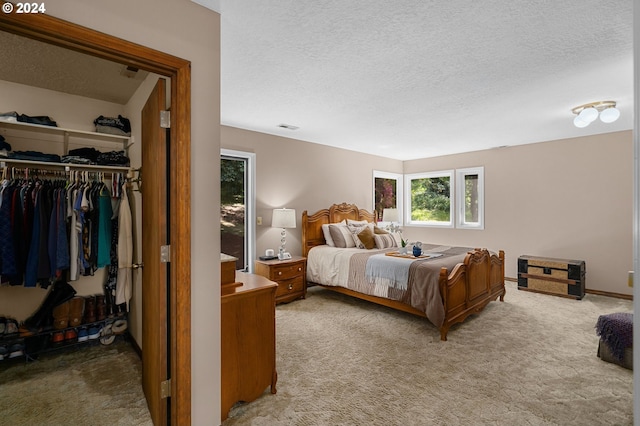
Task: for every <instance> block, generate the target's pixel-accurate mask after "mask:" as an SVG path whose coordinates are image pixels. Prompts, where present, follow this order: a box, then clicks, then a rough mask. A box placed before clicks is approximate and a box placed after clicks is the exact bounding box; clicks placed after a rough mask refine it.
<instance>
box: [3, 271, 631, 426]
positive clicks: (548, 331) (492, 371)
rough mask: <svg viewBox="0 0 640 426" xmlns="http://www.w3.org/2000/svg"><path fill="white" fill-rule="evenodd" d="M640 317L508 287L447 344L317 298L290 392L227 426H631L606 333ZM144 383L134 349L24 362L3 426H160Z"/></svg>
mask: <svg viewBox="0 0 640 426" xmlns="http://www.w3.org/2000/svg"><path fill="white" fill-rule="evenodd" d="M632 310H633V303H632V302H631V301H627V300H621V299H615V298H610V297H603V296H597V295H591V294H588V295H586V296H585V298H584V299H583V300H581V301H577V300H572V299H565V298H561V297H554V296H548V295H541V294H536V293H529V292H523V291H518V290H517V288H516V285H515V283H511V282H508V283H507V294H506V297H505V302H504V303H500V302H492V303H490V304H489V305H488V306H487V307H486V308H485V310H484V311H483V312H482V313H481V314H480V315H474V316H472V317H470V318H469V319H468V320H467V321H466V322H465V323H463V324H460V325H456V326H453V327H452V329H451V330H450V332H449V335H448V339H449V340H448V341H447V342H441V341H440V340H439V339H440V333H439V331H438V330H437V329H436V327H434V326H433V325H431V324H430V323H429V322H428V321H427V320H426V319H423V318H418V317H415V316H412V315H409V314H405V313H402V312H397V311H393V310H391V309H388V308H384V307H380V306H377V305H373V304H371V303H367V302H364V301H359V300H356V299H353V298H349V297H347V296H343V295H340V294H336V293H332V292H329V291H327V290H324V289H321V288H319V287H312V288H310V289H309V292H308V295H307V299H306V300H298V301H295V302H291V303H288V304H283V305H278V307H277V309H276V328H277V331H276V333H277V343H276V344H277V355H276V358H277V368H278V384H277V389H278V393H277V394H275V395H272V394H271V393H270V392H269V390H265V393H264V394H263V395H262V396H261V397H260V398H258V399H257V400H255V401H253V402H250V403H239V404H236V406H234V408H233V409H232V410H231V413H230V417H229V418H228V419H227V420H226V421H225V422H224V423H223V425H224V426H239V425H268V426H274V425H309V426H311V425H365V424H366V425H580V426H585V425H631V424H633V383H632V382H633V374H632V372H631V371H630V370H626V369H624V368H622V367H620V366H618V365H615V364H611V363H607V362H604V361H602V360H600V359H599V358H598V357H597V356H596V351H597V346H598V337H597V335H596V333H595V328H594V327H595V324H596V321H597V319H598V316H599V315H603V314H608V313H612V312H632ZM140 378H141V364H140V360H139V358H138V356H137V354H136V353H135V352H134V351H133V349H132V348H131V346H130V345H129V344H128V343H127V342H125V341H124V340H117V341H116V342H115V343H114V344H113V345H111V346H101V345H93V346H90V347H86V348H82V349H81V350H75V351H74V350H64V351H62V352H55V353H51V354H47V355H42V356H41V357H40V358H39V359H38V360H37V361H34V362H29V363H24V362H15V360H14V361H11V362H10V363H6V364H3V365H0V425H98V426H99V425H151V420H150V417H149V412H148V410H147V406H146V401H145V399H144V396H143V394H142V387H141V383H140ZM210 424H212V425H213V424H218V421H217V420H216V419H212V421H211V423H210Z"/></svg>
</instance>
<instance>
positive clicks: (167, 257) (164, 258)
mask: <svg viewBox="0 0 640 426" xmlns="http://www.w3.org/2000/svg"><path fill="white" fill-rule="evenodd" d="M169 262H171V246H169V245H167V246H160V263H169Z"/></svg>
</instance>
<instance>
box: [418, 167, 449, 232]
mask: <svg viewBox="0 0 640 426" xmlns="http://www.w3.org/2000/svg"><path fill="white" fill-rule="evenodd" d="M450 180H451V179H450V178H449V177H448V176H443V177H433V178H422V179H413V180H412V181H411V206H412V209H411V220H414V221H429V222H431V221H437V222H448V221H449V220H450V219H451V218H450V215H449V213H450V212H449V209H450V207H451V198H450V194H451V192H450V183H451V182H450Z"/></svg>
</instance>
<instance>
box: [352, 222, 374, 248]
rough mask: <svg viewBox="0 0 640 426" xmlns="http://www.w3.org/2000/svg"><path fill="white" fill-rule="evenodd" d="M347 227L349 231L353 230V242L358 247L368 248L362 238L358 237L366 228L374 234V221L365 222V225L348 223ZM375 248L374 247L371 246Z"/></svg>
mask: <svg viewBox="0 0 640 426" xmlns="http://www.w3.org/2000/svg"><path fill="white" fill-rule="evenodd" d="M347 227H348V228H349V231H350V232H351V238H353V242H354V244H355V246H356V247H358V248H361V249H363V248H367V247H366V245H365V244H364V243H363V242H362V241H361V240H360V238H358V234H360V233H361V232H362V231H364V230H365V229H368V230H370V231H371V234H372V235H373V224H372V223H365V224H363V225H347ZM371 248H373V247H371Z"/></svg>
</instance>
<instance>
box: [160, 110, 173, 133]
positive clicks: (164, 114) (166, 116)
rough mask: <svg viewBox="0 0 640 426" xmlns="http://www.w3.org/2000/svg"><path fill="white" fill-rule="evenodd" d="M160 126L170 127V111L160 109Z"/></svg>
mask: <svg viewBox="0 0 640 426" xmlns="http://www.w3.org/2000/svg"><path fill="white" fill-rule="evenodd" d="M160 127H162V128H163V129H170V128H171V111H160Z"/></svg>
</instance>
